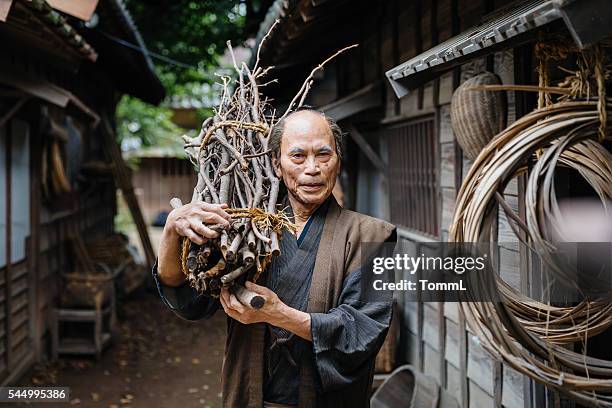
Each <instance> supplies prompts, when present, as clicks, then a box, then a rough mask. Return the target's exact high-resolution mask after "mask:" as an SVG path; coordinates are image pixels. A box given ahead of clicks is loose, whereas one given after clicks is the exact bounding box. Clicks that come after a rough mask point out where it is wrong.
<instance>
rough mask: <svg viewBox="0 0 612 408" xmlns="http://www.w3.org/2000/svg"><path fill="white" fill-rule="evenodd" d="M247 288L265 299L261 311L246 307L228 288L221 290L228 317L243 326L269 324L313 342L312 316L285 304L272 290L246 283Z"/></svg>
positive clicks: (222, 302)
mask: <svg viewBox="0 0 612 408" xmlns="http://www.w3.org/2000/svg"><path fill="white" fill-rule="evenodd" d="M245 287H246V288H247V289H249V290H251V291H253V292H255V293H257V294H259V295H261V296H263V297H264V298H265V300H266V301H265V304H264V306H263V307H262V308H261V309H251V308H249V307H247V306H244V305H243V304H242V303H240V301H239V300H238V299H237V298H236V296H234V295H233V294H232V293H230V291H229V290H228V289H227V288H223V289H221V305H222V306H223V310H225V313H227V315H228V316H229V317H231V318H233V319H235V320H238V321H239V322H240V323H243V324H251V323H268V324H271V325H273V326H276V327H280V328H283V329H285V330H288V331H290V332H292V333H295V334H296V335H298V336H300V337H302V338H304V339H306V340H312V336H311V334H310V315H309V314H308V313H304V312H302V311H300V310H297V309H293V308H291V307H289V306H287V305H286V304H284V303H283V302H282V301H281V300H280V299H279V298H278V296H277V295H276V293H274V292H272V291H271V290H270V289H268V288H266V287H265V286H260V285H257V284H255V283H253V282H246V285H245Z"/></svg>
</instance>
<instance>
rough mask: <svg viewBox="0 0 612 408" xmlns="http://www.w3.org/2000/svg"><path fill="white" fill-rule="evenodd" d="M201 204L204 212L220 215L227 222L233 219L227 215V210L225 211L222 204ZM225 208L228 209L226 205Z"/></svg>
mask: <svg viewBox="0 0 612 408" xmlns="http://www.w3.org/2000/svg"><path fill="white" fill-rule="evenodd" d="M199 204H200V208H201V209H202V210H204V211H208V212H213V213H216V214H218V215H220V216H221V217H223V218H225V219H226V220H229V219H230V218H231V217H230V215H229V214H228V213H226V212H225V210H223V207H222V206H221V205H220V204H209V203H199ZM224 208H227V205H225V207H224Z"/></svg>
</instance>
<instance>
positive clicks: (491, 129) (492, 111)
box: [451, 72, 507, 160]
mask: <svg viewBox="0 0 612 408" xmlns="http://www.w3.org/2000/svg"><path fill="white" fill-rule="evenodd" d="M500 84H501V80H500V79H499V77H498V76H497V75H495V74H493V73H491V72H483V73H481V74H478V75H476V76H474V77H472V78H470V79H468V80H467V81H465V82H464V83H463V84H461V86H460V87H459V88H457V89H456V90H455V93H454V94H453V99H452V101H451V122H452V126H453V132H454V133H455V137H456V138H457V142H459V144H460V145H461V148H462V149H463V151H464V152H465V154H466V156H467V157H468V158H469V159H470V160H474V159H475V158H476V157H477V156H478V154H479V153H480V151H481V150H482V149H483V147H485V146H486V145H487V144H488V143H489V141H490V140H491V139H492V138H493V136H495V135H496V134H498V133H499V132H501V131H502V130H504V129H505V128H506V111H507V103H506V93H505V92H504V91H495V92H491V91H480V90H471V89H469V88H471V87H474V86H479V85H500Z"/></svg>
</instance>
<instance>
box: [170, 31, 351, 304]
mask: <svg viewBox="0 0 612 408" xmlns="http://www.w3.org/2000/svg"><path fill="white" fill-rule="evenodd" d="M273 28H274V25H273V26H272V28H271V29H270V30H272V29H273ZM266 37H267V36H266ZM264 40H265V38H264ZM262 43H263V41H262ZM260 48H261V45H260ZM348 48H351V47H348ZM348 48H345V49H348ZM228 49H229V51H230V54H231V55H232V60H233V63H234V69H235V73H236V78H235V79H234V80H233V81H232V80H231V79H230V78H229V77H225V76H221V79H222V80H223V93H222V96H221V100H220V103H219V106H218V107H217V108H216V109H215V112H214V116H213V117H210V118H208V119H206V120H205V121H204V123H203V124H202V129H201V131H200V133H199V135H198V136H197V137H195V138H189V137H186V136H183V139H184V140H185V142H186V144H185V150H186V152H187V154H188V156H189V158H190V160H191V162H192V163H193V164H194V166H195V167H196V169H197V174H198V181H197V184H196V186H195V188H194V191H193V196H192V202H198V201H204V202H207V203H213V204H223V203H226V204H228V206H229V209H228V210H226V211H227V212H228V213H229V214H230V216H231V221H230V228H229V229H224V228H223V227H222V226H221V225H209V226H208V227H210V228H212V229H214V230H217V231H219V232H220V236H219V238H217V239H213V240H208V241H207V242H206V243H205V244H204V245H196V244H194V243H192V242H190V241H189V240H188V239H187V238H184V239H183V241H182V251H181V265H182V270H183V273H184V274H185V275H186V276H187V279H188V281H189V283H190V285H191V286H192V287H194V288H196V289H197V290H198V291H199V292H201V293H208V294H209V295H210V296H213V297H217V296H219V294H220V289H221V287H223V286H226V287H229V288H230V290H232V292H233V293H235V294H236V295H237V297H238V299H239V300H240V301H241V302H242V303H244V304H245V305H247V306H251V307H261V306H262V305H263V302H264V299H261V298H260V297H257V296H255V294H253V293H250V292H248V291H246V290H245V289H244V288H243V287H242V285H239V284H237V283H238V282H239V281H240V282H241V283H242V282H243V281H244V280H245V279H249V280H252V281H254V282H256V281H257V279H258V278H259V276H260V274H261V273H262V272H263V271H264V270H265V268H266V267H267V265H268V264H269V263H270V261H271V259H272V256H278V255H280V249H279V238H280V237H281V236H282V233H281V232H282V229H283V228H288V229H289V230H291V231H292V232H295V228H296V227H295V225H294V224H293V223H292V222H291V220H290V219H289V218H288V217H287V215H286V213H285V212H284V211H283V210H284V209H282V208H277V201H278V198H279V197H278V195H279V187H280V180H279V179H278V178H277V177H276V175H275V173H274V171H273V167H272V160H271V154H270V150H269V148H268V134H269V131H270V129H271V128H272V126H273V125H274V123H275V121H276V119H281V118H283V117H284V116H286V115H287V114H289V113H290V112H291V111H292V110H294V109H296V108H298V107H299V106H300V105H302V103H303V102H304V99H305V97H306V95H307V93H308V90H309V89H310V86H311V84H312V78H313V75H314V73H315V72H316V71H317V70H318V69H320V68H321V67H322V66H323V65H324V64H325V63H326V62H328V61H329V60H331V59H332V58H333V57H335V56H336V55H338V54H339V53H340V52H342V51H344V50H345V49H343V50H341V51H339V52H337V53H336V54H334V55H333V56H332V57H330V58H328V59H327V60H326V61H324V62H323V63H322V64H320V65H318V66H317V67H316V68H315V69H314V70H313V71H312V72H311V74H310V76H309V77H308V78H306V80H305V81H304V84H303V86H302V87H301V88H300V90H299V92H298V94H297V95H296V96H295V97H294V99H293V100H292V101H291V103H290V104H289V107H288V108H287V110H286V111H285V113H284V114H283V115H282V116H280V118H276V117H275V113H276V112H275V110H274V109H273V108H272V107H271V106H270V105H269V104H268V101H267V100H266V99H263V100H262V99H261V98H260V93H259V87H260V86H262V85H258V81H259V80H260V79H261V78H263V77H264V76H265V75H266V74H267V73H268V72H269V70H270V69H271V68H272V67H268V68H261V67H259V66H258V65H259V50H258V53H257V56H258V58H257V62H256V64H255V66H254V67H253V69H249V67H248V66H247V65H246V64H244V63H242V64H241V65H240V66H239V65H238V64H237V63H236V60H235V58H234V54H233V50H232V47H231V44H230V43H229V42H228ZM232 87H234V91H233V93H232V92H230V88H232ZM171 204H172V206H173V207H177V206H178V205H180V204H181V203H180V202H178V201H177V199H173V201H171Z"/></svg>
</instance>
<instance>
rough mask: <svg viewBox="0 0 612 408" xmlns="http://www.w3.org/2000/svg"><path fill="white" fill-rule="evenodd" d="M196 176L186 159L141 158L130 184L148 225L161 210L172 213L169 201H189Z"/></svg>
mask: <svg viewBox="0 0 612 408" xmlns="http://www.w3.org/2000/svg"><path fill="white" fill-rule="evenodd" d="M196 181H197V176H196V173H195V171H194V170H193V166H192V165H191V163H189V161H188V160H183V159H175V158H171V157H162V158H143V159H141V161H140V164H139V165H138V169H137V170H136V171H134V172H133V174H132V183H133V184H134V190H135V192H136V195H137V197H138V202H139V203H140V209H141V211H142V214H143V216H144V218H145V221H146V222H147V224H150V223H151V222H152V221H153V220H154V219H155V217H156V216H157V214H158V213H159V212H160V211H171V210H172V208H171V207H170V200H171V199H172V198H173V197H178V198H180V199H181V201H182V202H183V203H188V202H190V201H191V196H192V194H193V187H194V186H195V185H196Z"/></svg>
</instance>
